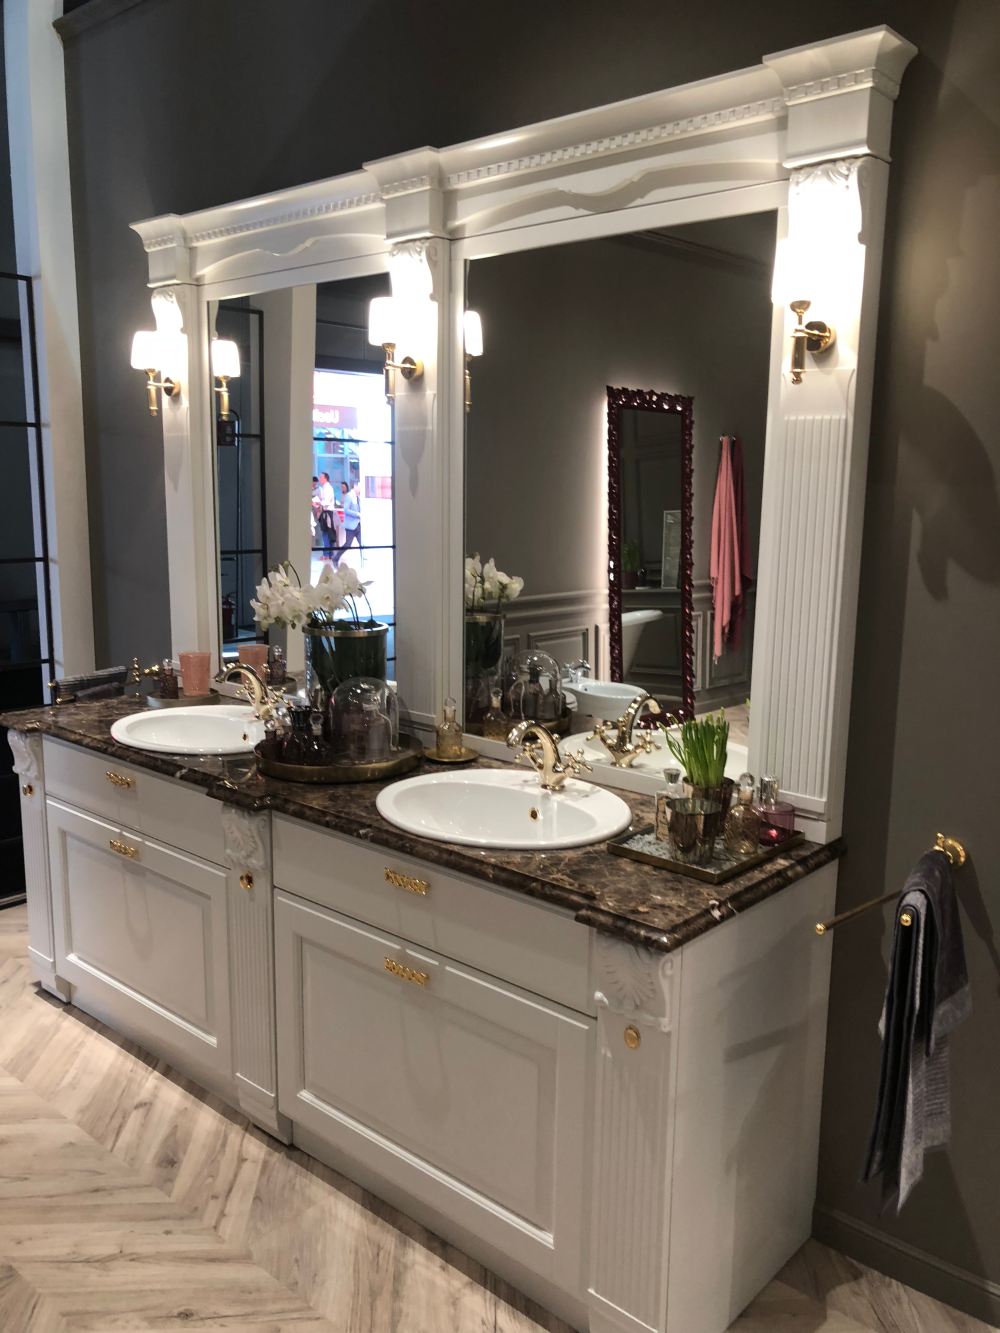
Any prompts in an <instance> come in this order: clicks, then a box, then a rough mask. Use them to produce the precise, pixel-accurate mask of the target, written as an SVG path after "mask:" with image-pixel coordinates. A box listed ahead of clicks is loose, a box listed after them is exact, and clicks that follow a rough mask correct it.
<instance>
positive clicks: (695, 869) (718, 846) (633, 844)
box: [608, 824, 805, 884]
mask: <svg viewBox="0 0 1000 1333" xmlns="http://www.w3.org/2000/svg"><path fill="white" fill-rule="evenodd" d="M804 836H805V835H804V834H802V833H800V832H799V831H798V830H796V831H795V832H794V833H792V834H791V835H790V836H789V837H787V838H786V839H785V841H784V842H779V843H776V844H775V845H774V846H773V847H758V849H757V850H756V851H755V852H748V853H747V854H746V856H734V855H733V853H732V852H730V851H729V849H728V848H727V847H726V844H725V843H724V842H723V840H722V839H721V838H716V840H715V854H714V856H713V857H712V859H711V861H709V863H708V865H707V866H694V865H691V864H689V862H687V861H676V860H675V859H674V858H673V857H672V856H671V855H670V844H669V843H666V842H663V841H662V839H660V838H657V837H656V836H655V833H654V831H653V826H652V824H646V825H644V826H643V827H642V828H639V829H634V830H631V831H629V832H628V833H623V834H622V835H621V836H620V837H618V838H612V839H611V840H610V842H609V843H608V851H609V852H611V853H612V855H614V856H627V857H628V858H629V859H630V860H632V861H642V862H644V863H645V864H646V865H648V866H659V867H660V869H661V870H672V871H673V872H674V874H675V875H688V876H690V878H691V879H700V880H704V881H705V882H706V883H708V884H723V883H725V881H726V880H727V879H734V878H735V877H736V876H737V875H742V874H743V872H744V870H750V869H751V868H752V867H753V866H759V865H760V864H761V863H762V862H764V861H770V860H771V858H772V857H775V856H781V855H782V853H784V852H787V851H788V849H789V848H790V847H796V846H797V845H798V844H799V843H800V842H801V841H802V840H803V838H804Z"/></svg>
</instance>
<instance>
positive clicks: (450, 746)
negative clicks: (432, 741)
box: [437, 696, 462, 759]
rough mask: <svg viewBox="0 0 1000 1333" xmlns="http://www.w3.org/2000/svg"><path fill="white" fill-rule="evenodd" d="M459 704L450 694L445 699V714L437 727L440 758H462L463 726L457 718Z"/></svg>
mask: <svg viewBox="0 0 1000 1333" xmlns="http://www.w3.org/2000/svg"><path fill="white" fill-rule="evenodd" d="M457 709H458V704H456V702H455V700H454V699H452V698H451V697H450V696H449V697H448V698H447V699H445V701H444V708H443V713H444V716H443V718H442V720H441V722H440V724H439V725H438V729H437V753H438V758H439V759H461V757H462V728H461V727H460V726H459V724H458V721H457V720H456V718H455V713H456V711H457Z"/></svg>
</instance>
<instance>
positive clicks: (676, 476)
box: [465, 212, 776, 763]
mask: <svg viewBox="0 0 1000 1333" xmlns="http://www.w3.org/2000/svg"><path fill="white" fill-rule="evenodd" d="M775 227H776V215H775V214H774V213H773V212H767V213H758V214H749V215H745V216H742V217H734V218H727V219H720V220H717V221H712V222H701V223H697V224H690V225H686V226H677V227H671V228H668V229H664V230H657V231H641V232H637V233H634V234H630V235H624V236H616V237H609V238H605V239H601V240H594V241H582V242H578V243H571V244H566V245H560V246H553V247H548V248H542V249H536V250H528V251H519V252H517V253H512V254H501V255H495V256H490V257H486V258H481V259H473V260H471V261H470V262H469V264H468V266H467V276H466V305H467V307H468V308H471V309H475V310H476V311H478V312H479V315H480V318H481V323H482V329H483V339H484V348H483V354H482V355H481V356H478V357H475V358H473V359H471V360H470V361H469V363H468V364H469V371H470V377H471V385H470V394H469V398H470V407H469V411H468V413H467V416H466V495H465V547H466V553H467V554H468V555H469V556H475V555H478V556H479V558H480V560H481V561H482V562H484V563H485V562H486V561H488V560H489V559H491V558H492V560H493V561H494V565H495V567H496V568H497V570H498V571H499V572H501V573H504V574H508V575H510V576H512V577H515V576H516V577H517V578H518V579H523V589H522V590H521V591H520V594H519V595H518V596H517V597H516V598H513V599H512V598H509V597H508V598H506V599H505V600H504V601H503V602H502V603H501V605H500V607H499V612H500V614H499V617H498V618H499V619H500V620H501V621H502V625H500V626H497V627H496V629H495V630H494V634H493V642H494V646H493V649H492V651H485V652H484V651H483V632H482V631H480V632H479V633H478V636H477V634H476V633H475V632H472V631H470V630H469V629H468V627H467V634H466V642H467V647H468V648H469V649H470V651H467V655H466V694H467V699H466V719H467V723H468V724H469V725H470V726H471V728H472V729H473V730H476V729H477V727H478V726H479V724H480V722H481V717H482V712H483V710H484V709H485V708H486V707H487V705H488V701H489V696H490V679H491V678H492V680H493V681H494V682H495V683H496V684H499V685H501V686H503V685H504V683H505V682H506V681H510V680H512V679H514V678H515V676H516V670H515V668H516V665H517V662H518V659H522V661H523V660H524V659H525V657H526V655H528V654H541V655H544V656H543V658H542V661H543V662H544V659H545V658H549V659H552V660H554V662H555V663H556V666H557V668H558V669H559V671H560V674H561V675H567V674H568V673H569V671H570V670H571V669H572V668H573V665H574V664H575V663H578V662H580V661H584V662H586V663H588V664H589V667H590V675H591V678H592V679H593V680H596V681H598V682H608V683H614V682H622V683H623V684H624V685H627V686H633V687H635V690H636V691H638V690H646V691H648V692H649V693H650V694H653V695H654V696H655V697H656V698H657V699H658V700H659V701H660V702H661V704H662V705H663V706H664V707H665V708H666V709H667V710H668V711H670V712H672V713H678V714H681V715H686V716H692V715H695V714H701V713H704V712H707V711H711V710H715V709H718V708H725V709H726V710H727V714H728V715H729V718H730V725H731V737H732V741H733V745H732V746H731V750H732V751H733V754H734V756H735V759H734V762H736V763H738V762H739V761H740V759H741V758H743V757H745V753H746V752H745V750H742V752H741V750H740V747H741V746H742V745H744V744H745V742H746V733H747V719H748V700H750V698H751V696H752V681H751V678H750V677H751V660H752V647H753V632H754V602H755V596H754V584H755V575H756V558H757V552H758V550H759V543H760V512H761V490H762V480H763V462H764V435H765V426H766V417H767V396H768V366H769V357H770V344H771V315H772V307H771V294H770V278H771V267H772V259H773V253H774V241H775ZM609 389H610V390H611V391H612V392H610V393H609ZM609 450H610V452H609ZM737 473H738V474H739V480H738V486H737V484H736V481H737ZM720 506H721V508H720ZM734 522H735V523H736V531H737V532H738V534H739V541H738V549H737V550H734V549H733V545H732V540H731V538H732V534H733V531H734V529H733V523H734ZM723 533H728V534H729V536H728V538H727V546H726V552H727V556H726V558H727V559H728V560H729V561H730V567H732V564H733V561H736V562H739V566H740V569H741V570H742V574H741V587H740V594H739V597H738V598H736V597H734V596H733V594H734V592H735V589H734V586H733V583H732V580H731V579H730V580H729V581H728V582H727V583H725V584H724V586H723V588H722V589H721V590H720V589H719V583H720V579H719V577H718V576H719V574H720V571H721V569H722V566H721V565H720V562H719V559H718V551H717V559H716V571H715V572H716V578H715V579H714V580H713V556H712V551H713V540H714V541H715V543H716V547H717V548H718V546H719V543H720V536H721V534H723ZM619 580H620V581H619ZM727 589H728V598H729V600H728V602H727V603H726V605H725V606H723V603H724V602H725V601H726V595H727V592H726V590H727ZM720 591H721V594H722V596H721V597H720ZM466 601H467V610H469V611H474V612H475V613H476V614H481V613H482V611H483V610H485V611H486V612H487V613H494V614H495V613H496V611H497V607H496V598H495V597H494V598H493V599H490V598H486V599H485V601H486V605H485V607H481V606H478V605H477V606H475V607H469V606H468V601H469V599H468V597H467V599H466ZM737 603H738V605H737ZM723 614H725V616H726V619H725V622H724V623H721V622H720V620H719V617H720V615H723ZM470 636H471V637H470ZM501 639H502V643H501ZM477 678H478V679H477ZM544 682H545V675H544V670H543V671H542V673H541V683H542V684H544ZM597 693H599V691H597V690H594V691H591V694H592V696H593V697H595V698H596V696H597ZM609 693H613V692H609ZM622 693H623V691H618V692H617V694H615V695H614V697H615V699H616V700H618V699H620V698H621V697H622ZM624 693H627V691H625V692H624ZM574 697H575V696H574ZM578 702H579V701H578ZM504 703H505V705H509V700H508V699H507V698H506V697H505V698H504ZM615 706H617V704H616V705H615ZM594 707H595V711H594V712H590V711H589V710H588V708H587V706H586V704H584V705H583V706H581V707H579V708H576V709H572V710H571V711H572V712H573V713H574V716H573V717H571V718H570V719H569V722H568V726H569V728H570V729H571V730H576V729H582V728H583V727H585V726H589V725H590V724H591V722H592V719H593V718H594V717H595V716H598V711H597V710H598V709H599V705H597V704H595V705H594ZM513 711H514V712H515V713H516V712H517V711H518V710H517V707H516V706H515V707H514V708H513Z"/></svg>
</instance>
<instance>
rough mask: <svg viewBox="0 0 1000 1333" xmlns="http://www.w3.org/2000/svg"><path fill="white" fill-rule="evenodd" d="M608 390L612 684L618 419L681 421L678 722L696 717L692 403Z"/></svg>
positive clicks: (618, 550)
mask: <svg viewBox="0 0 1000 1333" xmlns="http://www.w3.org/2000/svg"><path fill="white" fill-rule="evenodd" d="M607 390H608V643H609V648H610V652H611V673H610V674H611V679H612V680H621V679H622V675H623V668H622V530H621V520H622V477H621V472H622V446H621V414H622V411H623V410H625V409H630V410H632V411H636V412H679V413H680V416H681V576H682V583H683V589H682V592H681V704H680V707H679V708H678V709H676V710H675V713H674V715H675V716H676V717H677V718H678V719H679V720H680V721H682V722H684V721H686V720H687V719H688V718H692V717H694V706H695V697H694V607H693V604H692V603H693V589H692V586H691V581H692V579H693V577H694V542H693V524H692V509H693V491H694V399H693V398H691V397H689V396H688V395H686V394H681V393H658V392H657V391H656V390H655V389H626V388H614V387H613V386H612V385H610V384H609V385H608V386H607Z"/></svg>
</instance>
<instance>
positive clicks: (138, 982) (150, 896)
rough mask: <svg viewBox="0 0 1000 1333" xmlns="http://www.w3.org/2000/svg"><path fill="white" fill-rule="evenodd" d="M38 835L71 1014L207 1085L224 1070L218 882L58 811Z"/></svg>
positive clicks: (58, 806)
mask: <svg viewBox="0 0 1000 1333" xmlns="http://www.w3.org/2000/svg"><path fill="white" fill-rule="evenodd" d="M48 827H49V847H50V862H51V870H52V881H53V908H54V915H55V923H56V949H57V954H58V959H59V968H60V971H61V973H62V974H63V975H65V976H66V977H67V978H68V979H69V980H70V981H72V982H73V984H74V985H76V986H77V987H78V988H79V1002H80V1003H81V1004H82V1006H83V1007H84V1008H89V1007H93V1006H96V1007H97V1010H98V1011H99V1012H100V1014H101V1016H107V1017H109V1018H110V1019H112V1020H114V1021H116V1022H121V1023H122V1024H124V1026H125V1029H126V1030H128V1031H130V1032H132V1033H133V1034H134V1035H136V1036H137V1037H138V1038H139V1039H140V1040H143V1041H144V1042H145V1043H146V1044H148V1045H149V1046H150V1047H151V1049H153V1050H155V1051H157V1052H158V1053H161V1054H163V1055H165V1056H167V1057H168V1058H172V1059H175V1060H178V1059H179V1062H180V1063H182V1064H185V1063H190V1062H191V1061H190V1060H185V1059H184V1057H185V1055H186V1056H189V1057H193V1060H194V1062H195V1063H196V1065H197V1066H199V1067H200V1066H201V1065H202V1064H203V1063H204V1062H208V1065H209V1067H210V1069H211V1072H212V1075H213V1080H212V1081H213V1082H215V1083H217V1081H218V1075H219V1073H220V1072H225V1071H226V1069H227V1067H228V1060H229V1036H228V1031H229V1005H228V971H227V962H226V947H227V945H226V897H225V895H226V877H225V873H224V872H223V871H222V870H221V869H219V868H217V867H216V866H213V865H209V864H208V863H206V862H203V861H199V860H197V859H196V858H194V857H190V856H186V855H184V854H182V853H180V852H176V851H174V850H172V849H171V848H168V847H164V846H161V845H159V844H157V843H154V842H152V841H151V840H149V839H143V838H141V837H139V836H138V835H137V834H135V833H134V832H132V831H131V830H128V829H124V830H123V829H121V828H119V827H118V826H116V825H114V824H111V823H109V822H107V821H106V820H102V819H98V818H97V817H96V816H94V815H89V814H85V813H84V812H83V811H80V810H74V809H72V808H71V807H69V806H66V805H63V804H62V802H60V801H55V800H49V802H48ZM116 847H117V849H118V850H115V849H116ZM128 853H133V855H129V854H128ZM88 1000H89V1003H88ZM220 1066H221V1067H222V1068H221V1070H220Z"/></svg>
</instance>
